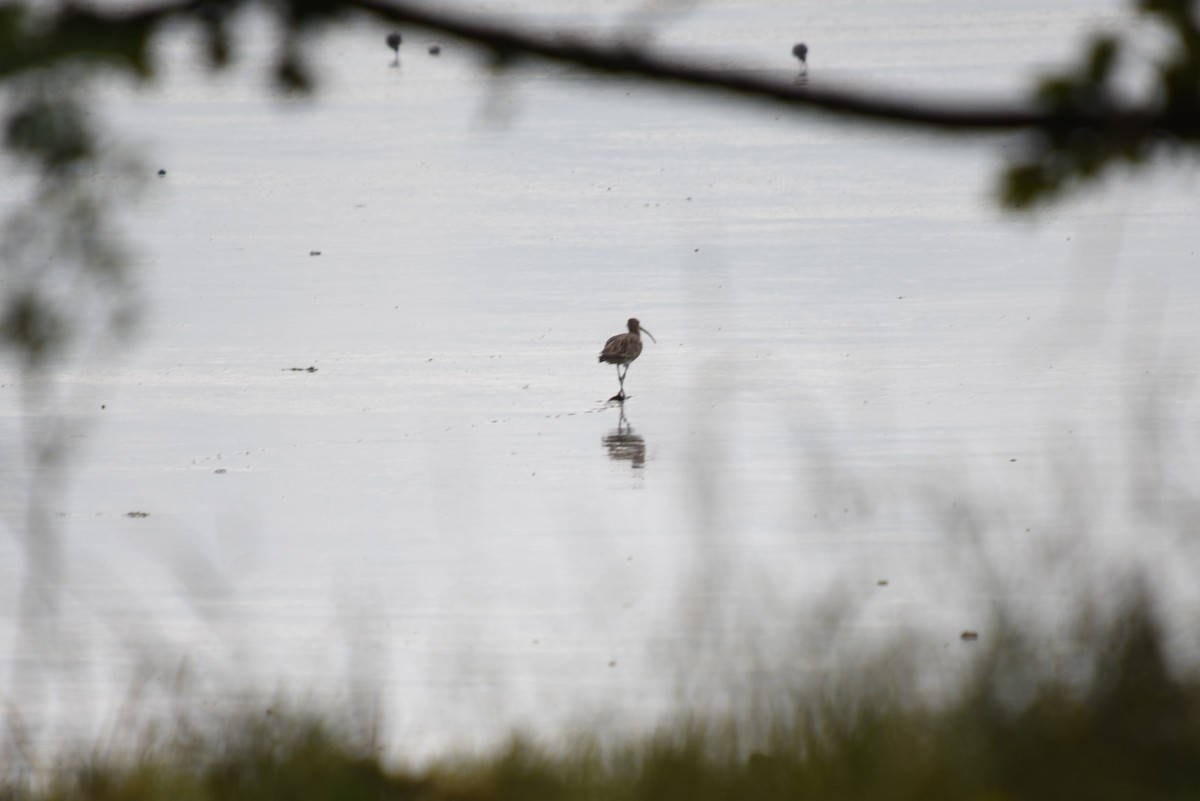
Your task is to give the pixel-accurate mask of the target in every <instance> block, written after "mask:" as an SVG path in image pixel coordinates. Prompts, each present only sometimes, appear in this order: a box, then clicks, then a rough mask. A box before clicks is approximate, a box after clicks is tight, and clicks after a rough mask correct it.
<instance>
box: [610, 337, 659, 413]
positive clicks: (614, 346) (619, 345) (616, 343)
mask: <svg viewBox="0 0 1200 801" xmlns="http://www.w3.org/2000/svg"><path fill="white" fill-rule="evenodd" d="M626 325H628V326H629V333H627V334H617V335H616V336H613V337H609V338H608V341H607V342H605V343H604V350H602V351H600V361H601V362H608V363H609V364H615V365H616V366H617V381H619V382H620V383H621V389H620V391H619V392H618V393H617V394H616V395H614V396H613V397H612V398H611V400H620V401H623V400H625V374H626V373H628V372H629V363H630V362H632V361H633V360H634V359H636V358H637V357H638V356H640V355H641V354H642V333H643V332H644V333H645V334H646V336H648V337H650V339H651V340H653V341H654V342H655V344H657V343H658V340H657V339H654V334H651V333H650V332H649V331H646V329H644V328H642V326H641V323H639V322H638V321H637V319H636V318H634V317H630V318H629V322H628V323H626ZM622 366H624V368H625V369H624V370H622V369H621V367H622Z"/></svg>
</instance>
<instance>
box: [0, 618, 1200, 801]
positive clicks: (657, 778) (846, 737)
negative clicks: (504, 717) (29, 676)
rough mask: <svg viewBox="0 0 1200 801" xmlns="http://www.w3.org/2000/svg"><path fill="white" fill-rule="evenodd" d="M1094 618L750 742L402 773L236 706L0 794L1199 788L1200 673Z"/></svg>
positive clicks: (843, 794)
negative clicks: (925, 687)
mask: <svg viewBox="0 0 1200 801" xmlns="http://www.w3.org/2000/svg"><path fill="white" fill-rule="evenodd" d="M1099 628H1100V630H1099V631H1095V632H1094V634H1093V635H1092V636H1090V637H1086V638H1082V639H1083V640H1084V643H1085V644H1083V645H1081V646H1080V647H1079V648H1078V649H1075V650H1074V651H1073V652H1071V653H1066V654H1064V653H1063V652H1062V650H1061V649H1056V650H1057V651H1058V653H1057V655H1056V656H1055V657H1053V658H1048V657H1047V655H1046V653H1045V651H1046V650H1048V649H1045V648H1043V649H1040V650H1039V649H1033V648H1030V647H1028V646H1027V645H1026V644H1025V643H1023V642H1022V641H1021V640H1020V638H1018V637H1004V638H1002V640H1001V641H1000V642H997V643H996V644H995V645H993V646H992V647H991V649H990V650H989V651H988V652H987V653H986V654H985V655H984V657H985V658H983V659H981V660H980V661H979V665H980V666H981V667H980V668H979V669H978V671H977V672H976V673H975V674H974V675H973V676H972V677H971V678H970V680H969V681H968V682H967V683H966V684H965V686H964V688H963V689H962V691H961V692H960V693H958V694H957V695H956V696H955V698H954V699H952V700H951V701H949V702H944V701H943V702H942V703H939V704H936V705H934V704H929V703H911V702H909V703H905V702H903V701H902V699H900V698H898V697H897V696H896V695H895V694H894V693H892V694H888V693H884V692H880V691H879V690H878V688H877V687H874V686H866V683H864V686H862V687H859V688H857V689H855V688H853V687H851V688H849V690H847V688H842V689H841V690H840V691H839V692H838V694H837V698H836V699H835V698H833V697H832V696H829V695H825V696H821V695H819V694H816V695H814V696H812V697H809V696H805V695H802V694H801V695H797V696H796V697H792V698H786V699H780V701H781V703H780V705H779V709H777V710H774V711H768V712H764V713H762V714H761V715H757V716H754V715H751V716H750V719H751V721H752V723H751V724H750V726H752V727H753V729H754V730H755V731H756V732H758V734H756V735H754V736H753V738H751V735H749V734H748V733H747V731H748V726H747V724H745V723H743V724H739V725H735V724H731V723H729V724H726V723H719V722H707V723H697V722H694V721H693V722H691V723H687V724H680V725H678V726H677V727H675V728H671V729H667V730H664V731H662V732H660V733H659V734H658V735H656V736H654V737H650V738H646V739H637V740H627V741H623V742H615V743H614V742H609V741H607V740H604V739H603V737H602V736H600V735H599V734H597V735H596V736H592V735H588V736H586V737H584V738H582V739H580V740H579V741H578V742H576V743H575V744H574V745H572V746H564V747H562V748H560V749H557V750H556V749H549V748H545V747H539V746H534V745H531V744H529V743H526V742H520V741H515V742H513V743H511V744H510V745H509V746H507V747H506V748H504V749H501V751H500V752H498V753H495V754H492V755H490V756H485V757H470V758H465V757H464V758H459V759H455V758H447V759H445V760H443V761H442V762H441V763H439V764H438V765H435V766H433V767H431V768H428V769H424V770H421V771H419V772H415V771H414V772H405V771H398V770H389V769H387V768H385V767H384V765H383V764H382V763H381V761H380V760H379V758H378V757H377V755H376V754H375V753H374V752H373V750H372V747H371V746H369V745H368V744H365V742H363V741H361V740H360V739H356V738H354V737H352V736H342V735H340V734H339V733H338V726H337V725H336V722H330V721H321V720H314V719H309V718H305V717H304V716H302V715H291V716H288V715H282V716H281V715H279V714H274V715H260V716H257V717H256V716H250V715H245V716H242V717H241V718H239V719H238V720H234V721H228V722H226V723H224V724H222V725H221V726H218V727H217V728H215V729H214V730H212V731H210V732H209V733H207V734H204V735H190V736H186V735H183V734H179V733H175V734H173V735H172V736H171V737H170V738H169V740H167V741H165V742H163V743H159V744H156V745H148V746H147V747H146V748H145V749H144V750H143V751H142V753H141V754H140V755H138V756H137V757H124V758H115V757H113V758H107V759H102V758H99V757H92V758H87V759H82V758H77V759H65V760H64V761H63V763H62V764H61V766H60V768H59V769H58V770H57V771H56V772H55V773H54V777H53V780H52V781H51V782H50V783H49V785H48V786H46V787H40V788H30V787H17V786H9V787H7V788H5V789H4V790H3V791H0V798H12V799H16V798H23V799H35V800H37V801H57V800H58V799H64V801H65V800H66V799H72V800H73V801H74V800H76V799H88V800H90V801H144V800H146V799H172V800H173V801H192V800H194V801H207V800H208V799H214V801H215V800H216V799H221V801H230V800H231V799H279V800H280V801H283V800H284V799H287V800H288V801H305V799H346V800H347V801H354V799H363V800H364V801H366V799H372V800H373V801H378V800H379V799H397V800H399V799H447V800H449V799H461V800H462V801H467V800H468V799H481V800H482V799H496V800H497V801H500V800H502V799H513V800H514V801H516V800H517V799H521V801H542V800H543V799H544V800H545V801H551V800H552V799H572V800H573V801H586V800H587V799H616V800H619V799H645V801H651V800H653V801H671V800H672V799H680V801H684V800H686V801H706V799H714V800H715V799H729V800H730V801H732V800H733V799H828V800H829V801H845V800H849V799H864V801H865V800H866V799H870V800H871V801H880V800H881V799H882V800H885V801H886V800H887V799H913V800H914V801H916V800H917V799H919V800H920V801H939V799H955V801H962V800H972V801H1003V800H1004V799H1014V800H1015V799H1021V800H1022V801H1026V800H1036V799H1055V800H1056V801H1057V800H1058V799H1098V800H1102V801H1125V799H1129V801H1135V800H1136V801H1145V799H1161V800H1164V801H1166V800H1171V799H1179V801H1185V800H1186V801H1195V799H1200V682H1198V681H1197V680H1196V678H1195V676H1194V675H1187V676H1179V675H1173V674H1172V673H1171V671H1170V670H1169V669H1168V666H1167V664H1166V661H1165V659H1164V653H1163V636H1162V634H1161V631H1160V629H1159V627H1158V626H1157V625H1156V621H1155V618H1154V615H1153V614H1152V613H1151V612H1150V611H1149V607H1148V605H1147V604H1146V603H1144V602H1141V601H1138V602H1134V603H1132V604H1130V606H1129V607H1128V608H1127V610H1126V612H1125V613H1124V614H1123V615H1122V616H1120V617H1119V618H1118V619H1117V620H1115V621H1114V622H1112V623H1109V624H1107V625H1105V626H1102V627H1099ZM1064 665H1070V666H1071V667H1070V668H1069V669H1068V668H1065V667H1063V666H1064ZM784 709H786V710H788V711H786V712H784V711H782V710H784ZM763 732H766V734H763ZM751 739H754V740H755V742H753V743H751V742H750V740H751Z"/></svg>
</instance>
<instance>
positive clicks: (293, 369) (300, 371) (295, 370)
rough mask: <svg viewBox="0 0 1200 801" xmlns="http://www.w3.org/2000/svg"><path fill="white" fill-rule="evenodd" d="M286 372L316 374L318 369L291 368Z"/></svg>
mask: <svg viewBox="0 0 1200 801" xmlns="http://www.w3.org/2000/svg"><path fill="white" fill-rule="evenodd" d="M284 372H291V373H315V372H317V368H315V367H289V368H287V369H286V370H285V371H284Z"/></svg>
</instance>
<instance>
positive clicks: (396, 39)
mask: <svg viewBox="0 0 1200 801" xmlns="http://www.w3.org/2000/svg"><path fill="white" fill-rule="evenodd" d="M384 41H386V42H387V46H388V47H390V48H392V49H393V50H395V51H396V58H395V60H394V61H392V66H393V67H394V66H396V65H397V64H399V63H400V42H402V41H403V39H402V38H401V36H400V31H392V32H391V33H389V34H388V35H387V39H385V40H384Z"/></svg>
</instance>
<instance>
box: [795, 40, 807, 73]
mask: <svg viewBox="0 0 1200 801" xmlns="http://www.w3.org/2000/svg"><path fill="white" fill-rule="evenodd" d="M792 55H793V56H795V57H796V58H798V59H800V63H801V64H803V65H804V66H806V67H807V66H808V45H806V44H805V43H804V42H800V43H799V44H797V45H796V46H795V47H793V48H792Z"/></svg>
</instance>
